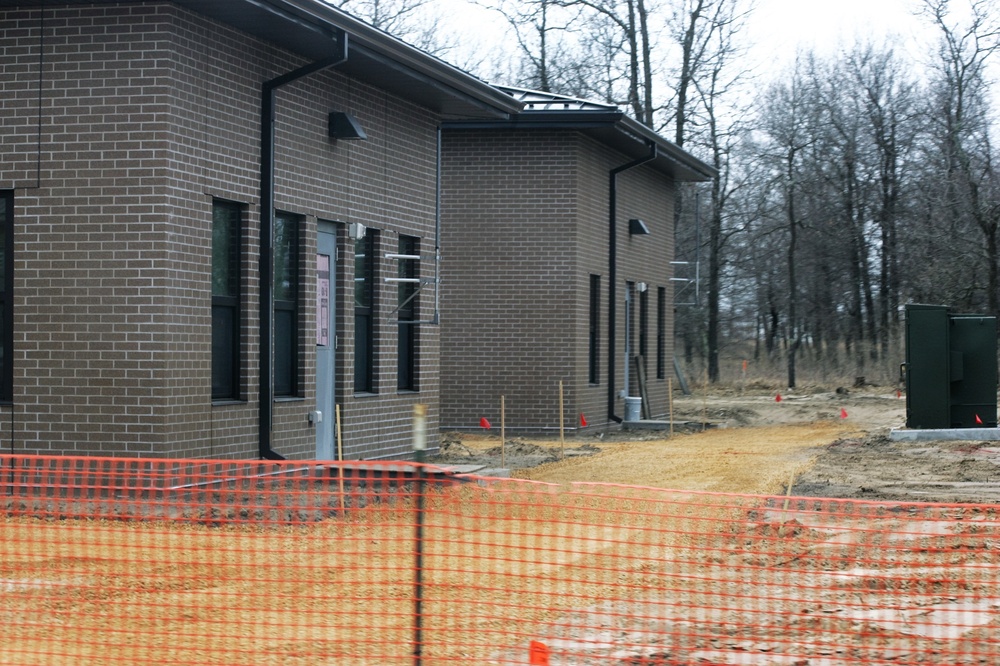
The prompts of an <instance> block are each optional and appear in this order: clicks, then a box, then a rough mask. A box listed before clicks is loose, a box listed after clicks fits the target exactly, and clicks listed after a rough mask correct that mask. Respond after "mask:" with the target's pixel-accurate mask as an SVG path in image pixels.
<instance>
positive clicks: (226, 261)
mask: <svg viewBox="0 0 1000 666" xmlns="http://www.w3.org/2000/svg"><path fill="white" fill-rule="evenodd" d="M241 212H242V211H241V207H240V205H239V204H237V203H234V202H232V201H219V200H215V201H213V202H212V399H213V400H237V399H239V397H240V227H241V223H240V222H241V218H242V215H241Z"/></svg>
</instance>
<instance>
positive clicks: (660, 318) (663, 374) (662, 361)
mask: <svg viewBox="0 0 1000 666" xmlns="http://www.w3.org/2000/svg"><path fill="white" fill-rule="evenodd" d="M666 345H667V290H666V289H665V288H664V287H657V289H656V378H657V379H666V378H667V358H666V352H667V347H666Z"/></svg>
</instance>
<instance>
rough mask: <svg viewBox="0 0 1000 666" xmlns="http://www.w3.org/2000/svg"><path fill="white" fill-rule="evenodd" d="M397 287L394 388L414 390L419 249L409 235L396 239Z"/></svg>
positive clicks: (415, 385) (415, 384)
mask: <svg viewBox="0 0 1000 666" xmlns="http://www.w3.org/2000/svg"><path fill="white" fill-rule="evenodd" d="M399 255H400V256H399V258H398V261H399V270H398V274H399V280H400V282H399V286H398V288H397V299H398V303H397V310H396V315H397V321H398V322H399V324H398V327H399V339H398V354H397V360H396V365H397V368H396V369H397V375H396V378H397V388H398V389H399V390H401V391H416V390H417V332H418V330H419V327H418V326H417V324H416V321H417V312H418V310H417V293H418V287H419V284H420V283H419V280H420V275H419V266H420V259H419V256H420V246H419V240H418V239H417V238H414V237H413V236H400V237H399Z"/></svg>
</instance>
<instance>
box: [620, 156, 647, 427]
mask: <svg viewBox="0 0 1000 666" xmlns="http://www.w3.org/2000/svg"><path fill="white" fill-rule="evenodd" d="M646 146H647V147H648V148H649V154H648V155H646V156H645V157H640V158H638V159H636V160H632V161H631V162H628V163H626V164H623V165H621V166H618V167H615V168H614V169H612V170H611V172H610V174H609V175H610V181H611V183H610V184H611V190H610V192H609V194H608V420H610V421H614V422H615V423H621V422H622V418H621V417H620V416H617V415H616V414H615V323H616V322H615V302H616V301H615V297H616V295H617V294H618V285H617V282H618V258H617V255H618V219H617V218H618V211H617V208H618V174H620V173H622V172H623V171H628V170H629V169H634V168H635V167H637V166H641V165H643V164H645V163H646V162H651V161H653V160H655V159H656V158H657V156H658V150H657V146H656V143H655V142H653V141H647V142H646ZM625 389H626V390H628V387H627V386H626V387H625Z"/></svg>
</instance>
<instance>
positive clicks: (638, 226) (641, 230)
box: [628, 218, 649, 236]
mask: <svg viewBox="0 0 1000 666" xmlns="http://www.w3.org/2000/svg"><path fill="white" fill-rule="evenodd" d="M628 233H629V236H648V235H649V227H647V226H646V223H645V222H643V221H642V220H640V219H637V218H632V219H631V220H629V221H628Z"/></svg>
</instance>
